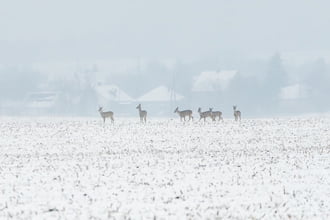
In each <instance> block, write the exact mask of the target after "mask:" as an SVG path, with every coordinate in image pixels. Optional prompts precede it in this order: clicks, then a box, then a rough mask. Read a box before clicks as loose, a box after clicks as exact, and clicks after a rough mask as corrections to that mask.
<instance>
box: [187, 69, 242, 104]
mask: <svg viewBox="0 0 330 220" xmlns="http://www.w3.org/2000/svg"><path fill="white" fill-rule="evenodd" d="M237 73H238V71H236V70H222V71H203V72H201V73H200V74H199V75H197V76H196V77H194V79H193V84H192V96H193V99H192V100H193V105H194V106H195V107H197V106H198V107H202V108H203V109H205V110H207V108H209V107H214V108H219V107H222V106H223V103H224V101H225V99H226V95H224V94H225V93H226V90H227V88H228V87H229V85H230V83H231V81H232V80H233V79H234V78H235V76H236V75H237Z"/></svg>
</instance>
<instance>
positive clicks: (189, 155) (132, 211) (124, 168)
mask: <svg viewBox="0 0 330 220" xmlns="http://www.w3.org/2000/svg"><path fill="white" fill-rule="evenodd" d="M137 121H138V119H129V120H126V119H116V123H115V124H114V125H111V124H108V123H106V124H105V126H104V125H103V124H102V123H101V119H68V118H32V119H28V118H1V120H0V133H1V137H0V150H1V152H0V186H1V188H0V218H1V219H2V218H14V219H19V218H21V219H111V218H113V219H127V218H133V219H140V218H144V219H154V218H157V219H158V218H160V219H196V218H202V219H206V218H210V219H216V218H219V219H222V218H225V219H319V218H321V219H329V218H330V211H329V210H330V200H329V198H330V175H329V173H330V118H328V117H321V116H319V117H318V116H313V117H307V118H282V119H281V118H280V119H247V120H242V122H241V123H236V122H234V121H233V120H225V122H221V123H205V124H204V123H203V122H193V123H186V124H183V123H180V122H179V119H176V120H166V119H159V120H152V121H150V122H148V123H147V124H146V125H142V124H140V123H138V122H137Z"/></svg>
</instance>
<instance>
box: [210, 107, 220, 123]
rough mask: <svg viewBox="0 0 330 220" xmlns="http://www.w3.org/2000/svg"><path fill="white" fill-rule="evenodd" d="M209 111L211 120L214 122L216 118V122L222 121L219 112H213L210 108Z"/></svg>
mask: <svg viewBox="0 0 330 220" xmlns="http://www.w3.org/2000/svg"><path fill="white" fill-rule="evenodd" d="M210 111H211V113H212V116H211V117H212V120H213V121H215V119H216V118H217V117H218V121H220V120H222V121H223V118H222V112H221V111H213V110H212V108H210Z"/></svg>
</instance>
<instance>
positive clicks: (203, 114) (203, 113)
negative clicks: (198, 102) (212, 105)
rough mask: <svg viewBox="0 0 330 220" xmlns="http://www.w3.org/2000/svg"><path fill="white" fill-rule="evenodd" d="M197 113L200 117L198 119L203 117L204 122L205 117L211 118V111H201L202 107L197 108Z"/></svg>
mask: <svg viewBox="0 0 330 220" xmlns="http://www.w3.org/2000/svg"><path fill="white" fill-rule="evenodd" d="M198 113H199V117H200V118H199V120H201V119H202V118H203V119H204V122H205V121H206V118H207V117H210V118H211V119H212V111H206V112H202V109H201V108H198Z"/></svg>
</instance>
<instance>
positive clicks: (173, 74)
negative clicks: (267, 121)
mask: <svg viewBox="0 0 330 220" xmlns="http://www.w3.org/2000/svg"><path fill="white" fill-rule="evenodd" d="M303 67H305V69H303ZM308 68H309V69H308ZM329 69H330V68H329V65H328V63H326V62H325V61H324V60H322V59H321V60H316V61H315V62H312V63H310V65H306V64H304V65H302V67H299V68H297V69H296V70H295V71H296V72H298V71H301V75H302V77H300V78H297V79H295V78H294V77H292V76H291V75H290V74H289V72H288V70H287V69H286V68H285V65H284V63H283V60H282V59H281V57H280V55H278V54H275V55H274V56H272V57H270V58H269V60H268V61H267V62H264V63H261V64H260V63H258V64H254V66H253V65H252V64H251V65H250V66H249V68H247V69H244V68H242V67H241V68H237V69H230V68H226V69H225V68H223V69H220V68H219V69H212V68H209V69H208V68H207V67H205V65H201V66H198V68H197V67H196V66H191V64H182V63H181V64H176V66H174V67H171V68H168V67H165V66H164V65H161V64H159V63H156V64H155V63H152V64H150V65H149V66H147V67H146V68H145V69H144V70H137V71H136V72H135V73H133V74H117V75H116V74H112V73H111V72H109V73H107V72H105V73H99V72H100V70H98V68H97V67H95V66H93V67H92V68H86V69H81V70H79V71H76V72H74V73H68V75H70V77H68V78H66V79H58V78H49V76H47V75H42V73H36V72H33V71H30V72H26V70H25V69H24V70H19V69H8V68H4V67H2V69H1V68H0V74H1V75H0V76H1V79H0V84H1V87H0V92H1V94H0V97H1V102H0V114H1V115H38V116H39V115H54V116H57V115H64V116H65V115H67V116H96V115H98V112H97V110H98V108H99V107H103V109H104V110H111V111H113V112H115V114H116V116H123V117H131V116H136V115H137V111H136V109H135V107H136V105H137V104H139V103H141V104H142V105H143V107H144V108H145V109H148V114H150V116H155V117H165V116H166V117H168V116H173V117H175V114H174V109H175V108H176V107H180V109H185V108H189V109H193V110H194V111H196V112H197V109H198V108H199V107H200V108H202V109H203V110H208V109H209V108H211V107H212V108H214V109H219V110H221V111H222V112H223V113H224V117H226V115H230V117H231V116H232V106H233V105H238V106H239V107H240V109H241V110H244V113H245V114H247V115H249V116H251V117H253V116H254V115H258V116H269V115H285V114H290V113H292V114H295V113H297V112H314V111H316V110H317V111H319V110H320V109H321V111H328V109H329V104H327V103H325V102H323V100H325V99H326V96H325V94H329V92H330V89H329V86H328V85H330V76H329V75H330V74H329ZM298 74H299V73H298ZM98 76H102V77H98ZM256 76H258V77H256ZM260 76H261V77H260ZM47 77H48V78H47ZM16 85H19V86H18V87H17V86H16ZM15 86H16V87H15ZM302 110H303V111H302Z"/></svg>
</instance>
